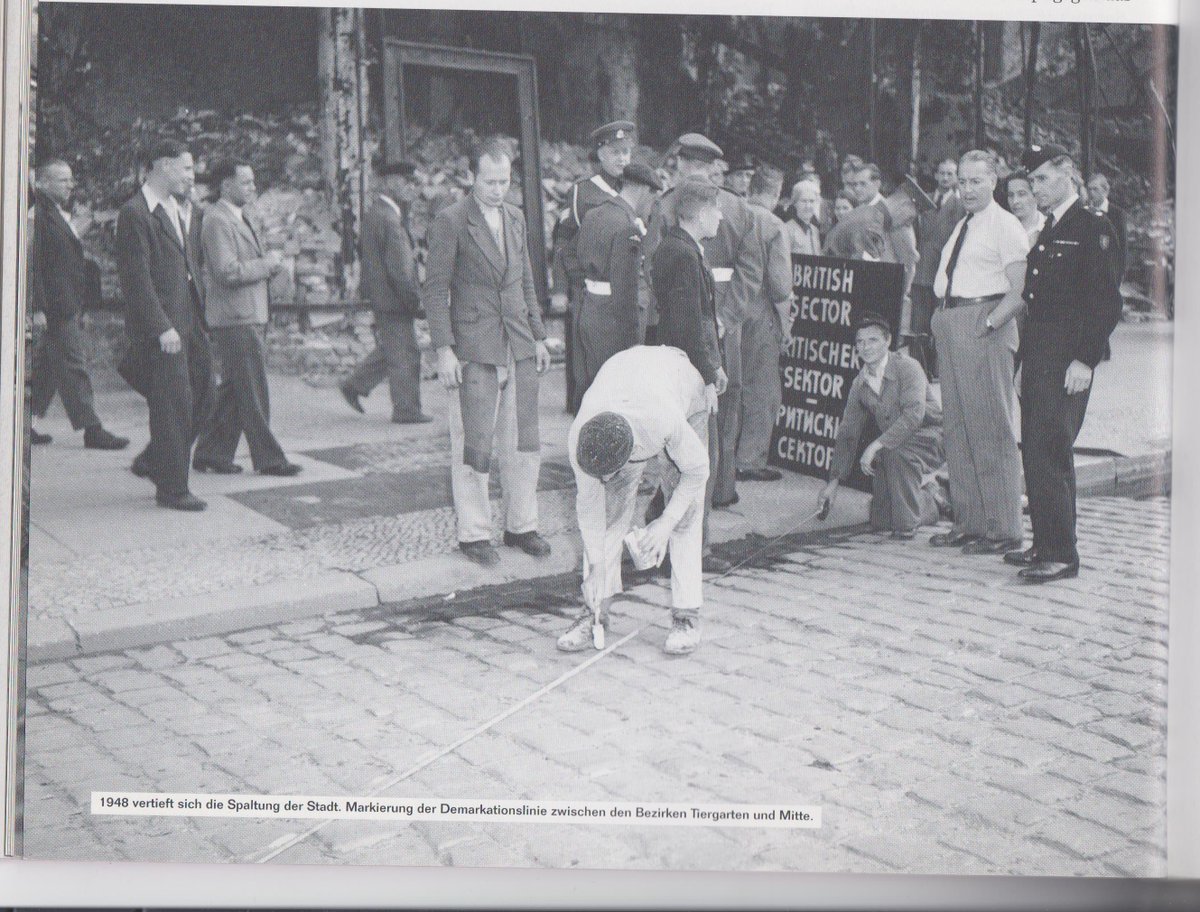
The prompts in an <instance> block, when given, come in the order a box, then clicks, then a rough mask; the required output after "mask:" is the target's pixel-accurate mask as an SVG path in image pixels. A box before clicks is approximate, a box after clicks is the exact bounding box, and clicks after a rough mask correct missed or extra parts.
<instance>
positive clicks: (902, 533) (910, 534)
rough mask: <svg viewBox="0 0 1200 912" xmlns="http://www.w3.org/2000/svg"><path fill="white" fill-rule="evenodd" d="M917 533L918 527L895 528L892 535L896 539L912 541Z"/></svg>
mask: <svg viewBox="0 0 1200 912" xmlns="http://www.w3.org/2000/svg"><path fill="white" fill-rule="evenodd" d="M916 534H917V530H916V529H894V530H893V531H892V535H891V537H892V538H894V539H896V541H912V540H913V538H914V537H915V536H916Z"/></svg>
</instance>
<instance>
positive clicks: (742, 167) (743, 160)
mask: <svg viewBox="0 0 1200 912" xmlns="http://www.w3.org/2000/svg"><path fill="white" fill-rule="evenodd" d="M757 170H758V165H756V164H755V163H754V160H753V159H752V158H750V156H749V155H735V156H734V157H733V159H732V160H731V161H730V162H729V173H730V174H732V173H733V172H735V171H757Z"/></svg>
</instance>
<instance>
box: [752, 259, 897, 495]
mask: <svg viewBox="0 0 1200 912" xmlns="http://www.w3.org/2000/svg"><path fill="white" fill-rule="evenodd" d="M792 285H793V289H794V291H795V293H796V300H795V301H794V302H793V304H792V338H791V340H790V341H789V342H788V343H787V345H786V346H785V350H784V353H783V355H782V356H781V357H780V359H779V367H780V373H781V375H782V381H783V404H782V405H781V406H780V408H779V414H778V415H777V416H776V419H775V430H774V432H773V433H772V436H771V451H770V453H771V455H770V461H771V463H772V464H773V465H776V466H778V467H780V468H784V469H791V470H792V471H795V472H800V473H802V474H804V475H813V476H816V477H818V478H824V477H826V476H827V475H828V473H829V463H830V458H831V457H832V455H833V445H834V441H835V440H836V438H837V428H838V424H839V423H840V422H841V420H842V413H843V411H844V410H845V408H846V397H847V395H848V394H849V392H850V384H851V382H852V381H853V380H854V378H855V376H856V375H857V374H858V370H859V367H860V365H859V360H858V355H857V354H856V353H855V351H854V321H855V318H856V316H857V315H858V314H861V313H862V312H863V311H874V312H876V313H878V314H881V315H882V316H883V317H885V318H886V319H887V321H888V322H889V323H890V324H891V326H892V339H893V343H895V342H896V341H898V340H899V338H900V309H901V303H902V299H903V295H904V267H903V266H901V265H900V264H898V263H877V262H873V261H869V260H842V259H837V258H834V257H818V256H803V255H795V256H793V257H792ZM868 442H869V440H865V441H863V443H864V444H865V443H868ZM849 483H850V484H851V485H852V486H855V487H859V488H861V489H864V490H869V483H868V482H867V479H866V478H865V477H864V476H862V474H861V472H860V471H859V470H858V469H857V467H856V468H855V472H854V474H853V475H852V476H851V477H850V479H849Z"/></svg>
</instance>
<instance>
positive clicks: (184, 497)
mask: <svg viewBox="0 0 1200 912" xmlns="http://www.w3.org/2000/svg"><path fill="white" fill-rule="evenodd" d="M154 501H155V503H157V504H158V505H159V506H160V507H166V508H167V509H168V510H184V511H185V512H188V513H198V512H200V511H201V510H203V509H204V508H206V507H207V506H208V504H206V503H205V502H204V501H202V500H201V499H200V498H199V497H197V496H196V495H195V494H192V493H191V492H190V491H185V492H184V493H183V494H159V495H158V496H156V497H155V498H154Z"/></svg>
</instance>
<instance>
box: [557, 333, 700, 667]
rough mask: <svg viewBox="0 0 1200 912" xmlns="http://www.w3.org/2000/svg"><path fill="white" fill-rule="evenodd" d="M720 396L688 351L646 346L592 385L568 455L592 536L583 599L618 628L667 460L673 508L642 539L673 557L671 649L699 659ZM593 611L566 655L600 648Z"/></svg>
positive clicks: (647, 549)
mask: <svg viewBox="0 0 1200 912" xmlns="http://www.w3.org/2000/svg"><path fill="white" fill-rule="evenodd" d="M716 408H717V390H716V387H715V386H714V385H712V384H708V385H707V386H706V385H705V383H704V380H703V379H702V378H701V376H700V373H699V371H697V370H696V368H694V367H692V364H691V362H690V361H689V360H688V356H687V355H686V354H684V353H683V352H682V351H681V350H679V349H678V348H671V347H669V346H659V345H653V346H647V345H639V346H636V347H634V348H630V349H626V350H625V351H623V352H618V353H617V354H615V355H613V356H612V357H611V358H609V359H608V361H606V362H605V364H604V366H603V367H602V368H601V369H600V372H599V373H598V374H597V375H596V379H595V380H594V381H593V382H592V385H591V387H589V389H588V391H587V393H586V395H585V396H584V397H583V402H582V403H581V405H580V408H579V413H578V414H577V415H576V417H575V421H574V423H573V424H572V425H571V432H570V437H569V438H568V443H567V449H568V453H569V454H570V458H571V467H572V468H573V469H574V470H575V484H576V489H577V494H576V501H575V503H576V511H577V513H578V521H579V532H580V535H581V536H582V537H583V553H584V559H583V595H584V602H585V604H586V605H588V606H592V605H599V606H600V610H599V616H600V623H601V624H603V625H604V626H605V627H606V628H607V626H608V609H609V607H610V605H611V603H612V599H613V596H615V595H617V594H618V593H620V592H621V591H622V587H621V549H622V542H623V539H624V537H625V536H626V535H627V534H628V533H629V531H630V527H631V525H632V523H633V515H634V506H635V504H636V501H637V492H638V484H639V482H640V481H641V478H642V472H643V471H644V470H645V468H646V463H647V462H649V461H650V460H651V459H653V458H654V457H656V456H659V455H660V454H661V455H664V456H665V458H664V459H663V460H662V461H663V462H664V463H665V464H666V465H665V469H666V471H665V472H664V473H663V474H664V478H663V480H662V484H663V488H664V490H665V491H666V494H667V504H666V509H665V510H664V511H663V514H662V515H661V516H660V517H658V519H656V520H655V521H654V522H652V523H650V525H648V526H646V528H645V530H643V532H642V539H641V543H642V551H643V554H645V555H647V556H648V557H649V558H650V559H651V560H653V561H654V562H656V563H658V562H661V560H662V558H663V556H664V554H666V553H667V552H668V551H669V552H670V556H671V632H670V633H669V634H668V635H667V640H666V643H665V644H664V646H663V649H664V650H665V651H666V652H668V653H670V654H672V655H685V654H687V653H690V652H692V651H693V650H695V648H696V647H697V646H698V645H699V643H700V626H699V616H700V606H701V604H702V603H703V600H704V599H703V593H702V591H701V584H700V573H701V552H702V549H703V539H704V490H705V485H706V483H707V481H708V473H709V464H708V443H707V440H708V416H709V415H710V414H711V413H713V412H715V411H716ZM592 622H593V612H592V609H591V608H590V607H585V608H584V609H583V610H582V611H581V612H580V614H579V617H578V618H577V619H576V620H575V622H574V623H573V624H572V625H571V628H570V629H569V630H568V631H567V632H566V633H564V634H563V635H562V636H561V637H559V639H558V648H559V649H561V650H563V651H564V652H575V651H578V650H582V649H587V648H589V647H590V646H591V645H592Z"/></svg>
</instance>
